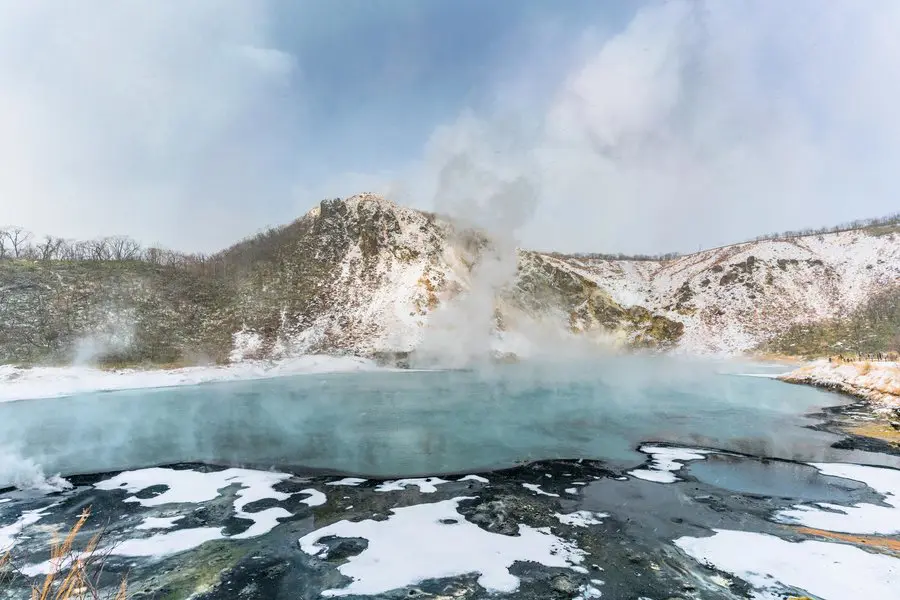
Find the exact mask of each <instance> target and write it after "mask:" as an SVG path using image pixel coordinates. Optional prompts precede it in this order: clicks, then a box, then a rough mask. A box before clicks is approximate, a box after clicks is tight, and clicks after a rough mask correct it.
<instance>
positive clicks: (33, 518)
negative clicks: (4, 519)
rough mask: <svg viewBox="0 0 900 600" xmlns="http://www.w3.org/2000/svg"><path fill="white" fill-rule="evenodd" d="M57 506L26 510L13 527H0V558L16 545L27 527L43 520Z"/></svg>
mask: <svg viewBox="0 0 900 600" xmlns="http://www.w3.org/2000/svg"><path fill="white" fill-rule="evenodd" d="M53 506H56V505H55V504H54V505H52V506H48V507H46V508H38V509H35V510H26V511H25V512H23V513H22V514H21V515H19V518H18V519H16V520H15V521H14V522H13V523H12V524H11V525H5V526H3V527H0V556H2V555H3V554H4V553H6V552H8V551H9V550H11V549H12V548H13V546H15V545H16V541H17V540H18V538H19V536H20V535H21V534H22V531H24V530H25V528H26V527H29V526H31V525H34V524H35V523H37V522H38V521H40V520H41V518H43V516H44V515H45V514H46V513H47V511H48V510H49V509H50V508H52V507H53Z"/></svg>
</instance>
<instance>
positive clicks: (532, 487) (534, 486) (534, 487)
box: [522, 483, 559, 498]
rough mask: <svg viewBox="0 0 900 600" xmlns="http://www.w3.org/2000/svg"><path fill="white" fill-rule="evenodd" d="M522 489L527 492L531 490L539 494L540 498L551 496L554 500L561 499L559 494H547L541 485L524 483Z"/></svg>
mask: <svg viewBox="0 0 900 600" xmlns="http://www.w3.org/2000/svg"><path fill="white" fill-rule="evenodd" d="M522 487H523V488H525V489H526V490H531V491H532V492H534V493H535V494H537V495H538V496H550V497H553V498H559V494H553V493H551V492H545V491H544V490H542V489H541V486H539V485H538V484H536V483H523V484H522Z"/></svg>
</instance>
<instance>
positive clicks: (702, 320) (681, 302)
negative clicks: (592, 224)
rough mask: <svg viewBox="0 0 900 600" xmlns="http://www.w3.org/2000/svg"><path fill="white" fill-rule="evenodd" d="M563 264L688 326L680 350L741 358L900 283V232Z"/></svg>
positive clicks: (623, 298) (620, 298) (623, 299)
mask: <svg viewBox="0 0 900 600" xmlns="http://www.w3.org/2000/svg"><path fill="white" fill-rule="evenodd" d="M555 260H557V261H558V263H559V264H560V265H561V266H564V267H566V268H570V269H573V270H575V271H577V272H578V273H581V274H583V275H585V276H586V277H590V278H591V279H592V280H594V281H596V282H597V284H598V285H599V286H600V287H602V288H603V289H605V290H607V291H608V292H609V294H610V295H611V296H612V298H613V299H615V300H616V301H617V302H619V303H621V304H623V305H625V306H630V305H637V306H643V307H646V308H648V309H649V310H651V311H654V312H659V313H661V314H663V315H665V316H666V317H668V318H670V319H673V320H675V321H679V322H681V323H683V324H684V335H683V336H682V337H681V339H680V341H679V344H678V347H679V349H681V350H683V351H687V352H704V353H710V352H714V353H736V352H744V351H748V350H752V349H754V348H756V347H757V346H758V345H759V344H760V343H762V342H764V341H766V340H767V339H770V338H771V337H773V336H775V335H777V334H779V333H782V332H784V331H786V330H787V329H788V328H789V327H790V326H791V325H794V324H801V323H812V322H816V321H821V320H823V319H830V318H836V317H837V318H839V317H841V316H846V315H848V314H849V313H850V312H852V311H853V310H855V309H857V308H858V307H859V306H860V305H861V304H862V303H864V302H865V301H866V300H867V299H869V298H870V297H871V296H872V294H873V293H876V292H878V291H881V290H883V289H885V288H887V287H889V286H894V285H898V284H900V234H897V233H888V234H883V235H874V234H871V233H868V232H866V230H856V231H846V232H841V233H830V234H823V235H813V236H808V237H799V238H793V239H785V240H763V241H756V242H748V243H744V244H737V245H734V246H727V247H724V248H717V249H713V250H707V251H704V252H698V253H696V254H691V255H688V256H684V257H681V258H678V259H675V260H670V261H665V262H660V261H620V260H598V259H584V258H581V259H580V258H575V257H559V258H556V259H555Z"/></svg>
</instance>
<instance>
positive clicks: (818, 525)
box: [775, 463, 900, 535]
mask: <svg viewBox="0 0 900 600" xmlns="http://www.w3.org/2000/svg"><path fill="white" fill-rule="evenodd" d="M810 464H811V465H812V466H813V467H815V468H816V469H818V470H819V472H820V473H822V474H823V475H829V476H832V477H840V478H842V479H852V480H854V481H859V482H862V483H865V484H866V485H867V486H869V487H870V488H872V489H873V490H875V491H876V492H878V493H879V494H883V495H884V503H885V504H887V505H888V506H879V505H877V504H865V503H860V504H856V505H854V506H841V505H839V504H829V503H824V502H820V503H816V504H814V505H807V504H800V505H797V506H795V507H793V508H789V509H785V510H781V511H779V512H778V513H776V514H775V520H776V521H780V522H782V523H792V524H799V525H803V526H806V527H812V528H814V529H824V530H826V531H835V532H839V533H852V534H879V535H897V534H900V471H898V470H896V469H889V468H886V467H867V466H864V465H854V464H845V463H810Z"/></svg>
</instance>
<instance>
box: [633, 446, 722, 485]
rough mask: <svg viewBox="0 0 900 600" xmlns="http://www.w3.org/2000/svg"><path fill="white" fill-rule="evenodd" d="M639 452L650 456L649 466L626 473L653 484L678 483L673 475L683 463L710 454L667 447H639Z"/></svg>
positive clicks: (701, 458)
mask: <svg viewBox="0 0 900 600" xmlns="http://www.w3.org/2000/svg"><path fill="white" fill-rule="evenodd" d="M640 451H641V452H643V453H644V454H649V455H650V456H651V459H652V460H651V461H650V465H649V466H648V467H647V468H644V469H635V470H633V471H628V474H629V475H631V476H632V477H637V478H638V479H643V480H645V481H652V482H654V483H675V482H676V481H679V480H680V479H679V478H678V477H676V476H675V473H676V472H677V471H680V470H681V468H682V467H683V466H684V464H683V463H685V462H687V461H691V460H703V459H705V458H706V455H707V454H709V453H710V451H709V450H699V449H697V448H670V447H667V446H641V447H640Z"/></svg>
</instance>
